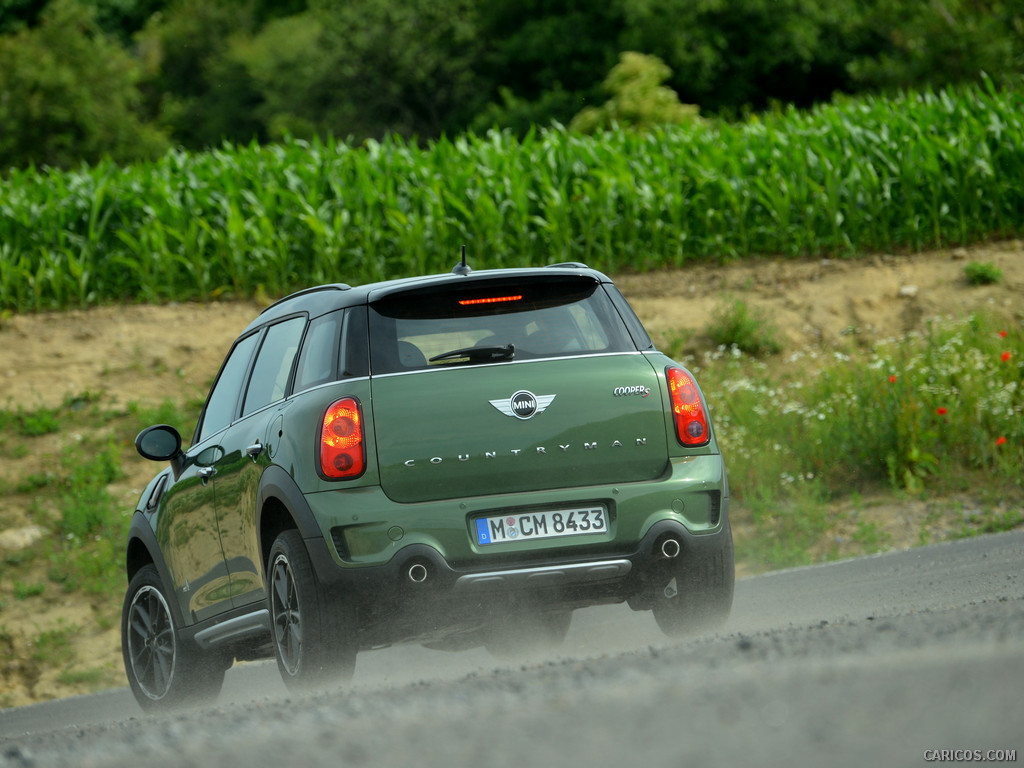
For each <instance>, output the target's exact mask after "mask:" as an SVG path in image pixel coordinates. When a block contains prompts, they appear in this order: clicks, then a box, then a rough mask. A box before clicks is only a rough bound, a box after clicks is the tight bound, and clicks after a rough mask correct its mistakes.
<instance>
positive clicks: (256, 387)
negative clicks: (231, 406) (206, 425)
mask: <svg viewBox="0 0 1024 768" xmlns="http://www.w3.org/2000/svg"><path fill="white" fill-rule="evenodd" d="M305 328H306V318H304V317H295V318H292V319H291V320H285V321H284V322H282V323H278V324H277V325H272V326H270V328H269V329H267V334H266V336H265V337H264V339H263V345H262V346H261V347H260V352H259V355H258V356H257V357H256V365H254V366H253V369H252V378H251V379H249V389H248V391H247V392H246V393H245V404H244V405H243V407H242V415H243V416H246V415H248V414H250V413H252V412H253V411H256V410H259V409H260V408H262V407H263V406H265V405H270V404H271V403H273V402H276V401H277V400H281V399H282V398H283V397H284V395H285V391H286V390H287V389H288V377H289V376H290V375H291V372H292V363H293V362H294V360H295V354H296V353H297V352H298V351H299V341H300V340H301V339H302V331H303V330H305Z"/></svg>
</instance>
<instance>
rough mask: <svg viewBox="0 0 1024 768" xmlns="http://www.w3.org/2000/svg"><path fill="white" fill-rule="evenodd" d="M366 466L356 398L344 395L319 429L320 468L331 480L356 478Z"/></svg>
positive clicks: (327, 414) (331, 409) (328, 412)
mask: <svg viewBox="0 0 1024 768" xmlns="http://www.w3.org/2000/svg"><path fill="white" fill-rule="evenodd" d="M365 467H366V456H365V453H364V451H363V420H362V412H361V411H360V409H359V401H358V400H356V399H355V398H354V397H343V398H342V399H341V400H338V401H337V402H335V403H334V404H333V405H331V407H330V408H328V409H327V413H325V414H324V421H323V426H322V428H321V430H320V471H321V473H323V476H324V477H326V478H329V479H331V480H344V479H347V478H352V477H358V476H359V475H361V474H363V469H365Z"/></svg>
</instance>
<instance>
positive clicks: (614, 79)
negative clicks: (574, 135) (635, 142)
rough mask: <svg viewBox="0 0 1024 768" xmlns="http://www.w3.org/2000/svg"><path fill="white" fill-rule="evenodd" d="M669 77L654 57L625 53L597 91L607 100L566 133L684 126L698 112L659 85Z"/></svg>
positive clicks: (581, 116)
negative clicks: (602, 90) (608, 96)
mask: <svg viewBox="0 0 1024 768" xmlns="http://www.w3.org/2000/svg"><path fill="white" fill-rule="evenodd" d="M671 74H672V70H670V69H669V68H668V67H667V66H665V63H664V62H663V61H662V60H661V59H659V58H658V57H657V56H645V55H643V54H642V53H634V52H632V51H626V52H625V53H623V54H622V55H621V56H620V57H619V63H618V64H617V65H615V66H614V67H613V68H612V71H611V72H609V73H608V77H607V78H605V81H604V83H602V84H601V87H602V88H603V89H604V91H605V92H606V93H608V94H610V95H611V98H610V99H609V100H608V101H606V102H605V103H604V104H603V105H602V106H600V107H587V108H585V109H583V110H582V111H580V112H579V114H577V115H576V117H574V118H573V119H572V122H571V123H570V124H569V128H570V130H574V131H579V132H581V133H597V132H598V131H601V130H605V129H607V128H613V127H615V126H621V127H623V128H636V129H639V130H644V129H649V128H652V127H654V126H656V125H686V124H688V123H692V122H693V121H694V120H696V119H697V113H698V109H697V107H695V106H693V105H692V104H681V103H680V102H679V96H677V95H676V92H675V91H673V90H672V89H671V88H667V87H666V86H664V85H662V83H664V82H665V81H666V80H668V78H669V76H670V75H671Z"/></svg>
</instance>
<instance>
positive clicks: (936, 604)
mask: <svg viewBox="0 0 1024 768" xmlns="http://www.w3.org/2000/svg"><path fill="white" fill-rule="evenodd" d="M0 738H3V740H4V741H3V743H2V744H0V768H7V766H19V768H21V766H43V765H54V766H64V765H67V766H79V765H97V766H106V765H110V766H118V765H124V766H128V765H139V764H144V765H146V766H147V767H149V766H163V765H167V766H179V765H190V764H191V765H197V766H198V765H205V764H214V761H216V764H217V765H221V766H225V767H227V766H235V765H237V766H246V768H253V766H262V765H275V764H284V765H299V764H308V765H350V764H351V765H360V766H362V765H373V766H376V765H381V766H395V765H401V764H403V763H409V764H415V765H417V766H418V768H419V767H420V766H433V765H438V766H441V765H444V766H446V768H447V767H448V766H453V765H455V766H461V765H466V766H469V765H474V766H475V765H481V766H483V765H494V766H501V765H510V766H511V765H515V766H523V765H537V766H561V765H565V766H576V765H597V766H603V765H609V766H610V765H616V766H619V765H622V764H629V763H632V762H635V761H636V760H637V759H642V760H644V761H645V762H647V763H650V764H651V765H658V766H660V765H672V766H676V765H678V766H682V765H690V764H694V763H695V762H696V761H701V762H705V763H708V762H710V763H711V764H722V765H725V764H741V765H742V764H752V763H754V762H755V761H756V763H757V764H758V765H762V766H770V765H780V766H781V765H786V766H791V765H794V764H796V765H802V764H816V765H818V764H826V765H865V764H878V765H883V764H885V765H921V764H924V763H925V762H927V761H926V759H925V758H926V757H931V756H934V755H933V754H932V753H930V752H928V750H940V752H939V753H937V754H938V755H939V756H940V757H941V750H961V753H960V755H961V757H963V756H964V755H963V753H962V750H968V751H970V757H976V756H977V755H979V754H980V755H982V756H984V757H987V758H990V761H993V760H992V759H993V758H998V757H1003V758H1005V757H1006V756H1007V754H1008V752H1016V755H1017V760H1018V761H1024V531H1015V532H1011V533H1006V534H1000V535H996V536H988V537H982V538H977V539H971V540H965V541H959V542H952V543H948V544H941V545H936V546H931V547H925V548H920V549H914V550H909V551H905V552H897V553H890V554H885V555H879V556H875V557H868V558H860V559H857V560H850V561H845V562H841V563H833V564H828V565H822V566H814V567H810V568H800V569H793V570H788V571H780V572H776V573H772V574H768V575H764V576H758V577H754V578H748V579H744V580H741V581H740V582H739V583H738V584H737V592H736V601H735V605H734V610H733V615H732V617H731V619H730V621H729V624H728V626H727V627H726V628H725V630H724V631H723V632H720V633H718V634H717V635H714V636H707V637H702V638H696V639H694V640H691V641H687V642H682V643H680V642H673V641H669V640H667V639H666V638H665V637H664V636H663V635H661V633H660V632H659V631H658V629H657V627H656V626H655V624H654V621H653V619H652V617H651V616H650V615H649V614H646V613H642V614H637V613H633V612H631V611H629V609H628V608H626V607H624V606H611V607H604V608H593V609H588V610H585V611H578V612H577V614H576V616H575V617H574V620H573V626H572V629H571V630H570V635H569V637H568V639H567V642H566V646H565V648H564V649H563V650H562V652H561V653H560V654H559V655H558V656H551V657H546V658H540V659H534V660H530V661H529V662H523V663H517V664H511V665H508V664H498V663H496V662H494V661H493V660H492V659H491V658H490V657H489V656H488V655H487V654H486V653H484V652H483V651H469V652H464V653H459V654H447V653H440V652H433V651H429V650H426V649H422V648H418V647H398V648H390V649H385V650H381V651H374V652H371V653H366V654H363V655H361V656H360V658H359V663H358V668H357V671H356V677H355V680H354V681H353V683H352V684H351V685H350V686H349V687H348V688H347V689H345V690H342V691H337V692H331V693H324V694H319V695H317V696H314V697H310V698H308V699H295V698H294V697H289V696H288V694H287V693H286V692H285V689H284V687H283V685H282V684H281V683H280V681H279V679H278V677H277V671H276V668H275V667H274V666H273V664H248V665H240V666H237V667H236V668H235V669H232V670H231V671H230V672H229V673H228V676H227V682H226V684H225V690H224V693H223V694H222V697H221V699H220V700H219V702H218V704H217V706H215V707H211V708H209V709H206V710H202V711H194V712H187V713H181V714H178V715H174V716H169V717H165V718H149V717H143V716H142V715H141V713H140V711H139V710H138V709H137V707H136V705H135V703H134V701H133V700H132V698H131V696H130V694H129V693H128V692H127V690H126V689H125V690H118V691H110V692H107V693H104V694H100V695H97V696H88V697H76V698H72V699H65V700H62V701H57V702H49V703H46V704H40V705H36V706H31V707H23V708H19V709H13V710H3V711H0ZM974 750H978V752H974ZM1000 750H1003V751H1002V752H1000ZM971 761H972V762H974V761H975V760H971Z"/></svg>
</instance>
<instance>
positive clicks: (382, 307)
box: [370, 276, 636, 374]
mask: <svg viewBox="0 0 1024 768" xmlns="http://www.w3.org/2000/svg"><path fill="white" fill-rule="evenodd" d="M508 345H512V346H513V349H514V352H511V353H510V356H503V355H501V354H499V353H498V352H497V350H499V349H503V348H507V347H508ZM467 349H478V350H479V349H484V350H487V349H493V350H495V358H494V360H495V361H499V360H505V359H514V360H537V359H544V358H556V357H571V356H576V355H594V354H606V353H614V352H634V351H636V345H635V344H634V343H633V341H632V339H631V338H630V336H629V334H628V332H627V331H626V329H625V327H624V325H623V322H622V319H621V318H620V317H619V314H618V313H617V312H616V310H615V307H614V305H613V304H612V302H611V300H610V299H609V297H608V295H607V294H606V293H605V291H604V290H603V289H602V288H601V285H600V284H599V283H598V282H596V281H595V280H593V279H592V278H585V277H575V276H564V277H563V276H559V277H552V278H543V279H537V278H535V279H531V280H524V279H522V278H520V279H518V280H487V281H477V282H472V281H469V282H466V283H460V284H458V285H456V286H452V287H446V288H445V289H440V290H439V289H438V288H437V287H432V288H430V289H417V290H413V291H406V292H402V293H398V294H392V295H389V296H387V297H386V298H384V299H381V300H379V301H376V302H373V303H372V304H371V307H370V354H371V368H372V369H373V372H374V373H376V374H380V373H396V372H402V371H409V370H417V369H424V368H433V367H440V366H448V365H459V364H467V363H471V362H480V361H481V360H483V359H484V358H481V357H477V356H472V357H468V358H467V356H457V355H456V356H447V355H448V353H452V352H454V351H455V350H467ZM441 355H445V356H446V357H445V359H440V360H435V361H431V358H434V357H437V356H441Z"/></svg>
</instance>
